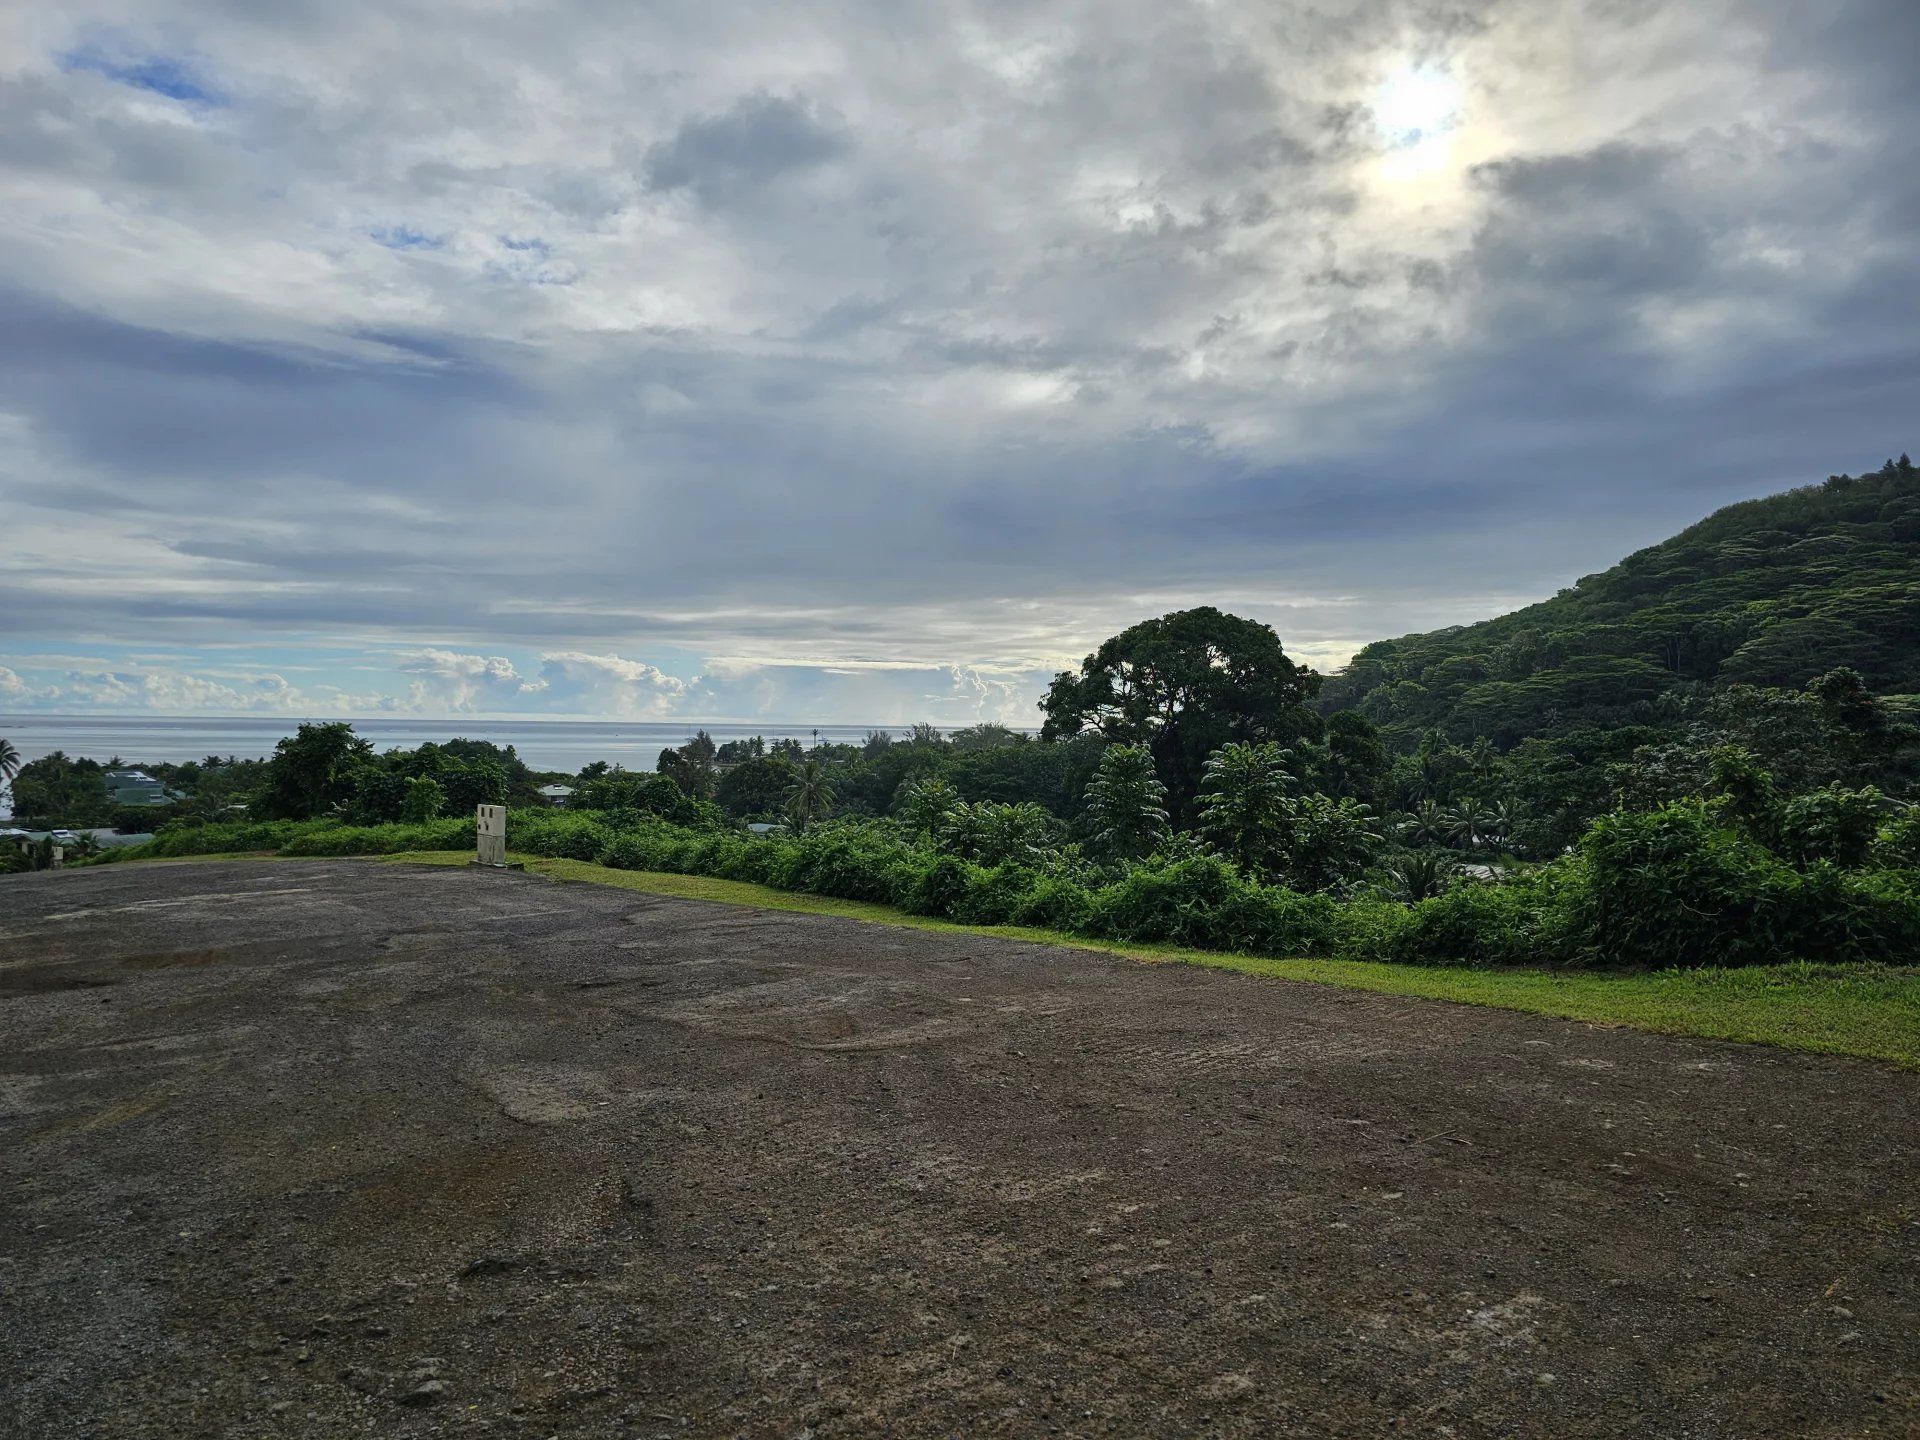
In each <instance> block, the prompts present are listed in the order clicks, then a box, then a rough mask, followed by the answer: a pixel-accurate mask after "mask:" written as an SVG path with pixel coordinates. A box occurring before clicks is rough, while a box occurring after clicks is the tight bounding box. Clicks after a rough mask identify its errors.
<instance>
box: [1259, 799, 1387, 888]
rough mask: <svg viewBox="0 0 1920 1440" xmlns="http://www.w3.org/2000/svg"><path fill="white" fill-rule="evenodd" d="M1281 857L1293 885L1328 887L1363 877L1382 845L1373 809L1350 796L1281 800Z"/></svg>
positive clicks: (1279, 836)
mask: <svg viewBox="0 0 1920 1440" xmlns="http://www.w3.org/2000/svg"><path fill="white" fill-rule="evenodd" d="M1278 842H1279V843H1278V847H1277V848H1278V862H1279V867H1280V872H1281V874H1282V876H1283V877H1284V878H1285V880H1286V883H1287V884H1288V885H1289V886H1290V887H1291V888H1293V889H1295V890H1328V889H1332V888H1334V887H1335V886H1341V885H1346V884H1348V883H1349V882H1351V881H1353V880H1356V879H1358V878H1359V876H1360V875H1361V873H1362V872H1363V871H1364V870H1365V869H1366V868H1367V867H1368V866H1369V865H1371V864H1372V863H1373V857H1374V854H1375V853H1376V852H1377V851H1378V850H1379V848H1380V836H1379V835H1378V833H1376V831H1375V830H1374V820H1373V812H1372V811H1371V810H1369V809H1368V808H1367V807H1366V806H1365V805H1362V804H1361V803H1360V802H1359V801H1358V800H1355V799H1353V798H1352V797H1351V796H1342V797H1341V798H1340V799H1338V800H1336V799H1334V798H1333V797H1332V796H1330V795H1297V796H1288V797H1286V798H1285V799H1283V800H1282V801H1281V802H1280V815H1279V833H1278Z"/></svg>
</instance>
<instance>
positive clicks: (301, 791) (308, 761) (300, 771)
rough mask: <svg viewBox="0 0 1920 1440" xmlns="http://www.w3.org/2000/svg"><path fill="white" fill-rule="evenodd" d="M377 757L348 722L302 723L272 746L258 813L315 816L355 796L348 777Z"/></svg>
mask: <svg viewBox="0 0 1920 1440" xmlns="http://www.w3.org/2000/svg"><path fill="white" fill-rule="evenodd" d="M372 759H373V746H372V745H370V744H369V743H368V742H367V741H365V740H363V739H361V738H360V737H359V736H358V735H356V734H354V733H353V726H352V725H350V724H348V723H347V722H346V721H344V720H335V721H330V722H328V723H325V724H314V725H302V726H301V727H300V728H299V729H298V730H296V731H295V732H294V733H293V734H292V735H289V736H288V737H287V738H286V739H285V740H282V741H281V742H280V743H279V744H278V745H276V746H274V747H273V759H271V760H269V761H268V762H267V781H266V787H265V789H264V791H263V793H262V795H261V797H260V803H259V806H258V809H259V810H260V813H261V814H262V815H264V816H265V817H266V818H268V819H272V820H311V819H312V818H313V817H314V816H316V815H325V814H327V813H328V812H329V811H331V810H332V809H333V807H334V806H336V805H339V804H342V803H343V802H345V801H346V800H348V799H350V798H351V796H352V787H351V785H350V784H349V777H350V776H351V775H352V773H353V771H354V769H355V767H357V766H360V765H364V764H367V763H368V762H370V761H371V760H372Z"/></svg>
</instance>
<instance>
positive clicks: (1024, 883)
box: [953, 864, 1034, 925]
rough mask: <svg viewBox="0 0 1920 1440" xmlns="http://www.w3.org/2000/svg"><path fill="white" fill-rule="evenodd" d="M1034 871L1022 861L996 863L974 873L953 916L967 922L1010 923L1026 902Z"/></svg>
mask: <svg viewBox="0 0 1920 1440" xmlns="http://www.w3.org/2000/svg"><path fill="white" fill-rule="evenodd" d="M1033 880H1034V876H1033V873H1032V872H1031V871H1029V870H1028V869H1026V868H1025V867H1024V866H1021V865H1011V864H1003V865H996V866H994V867H993V868H992V869H991V870H981V871H978V872H977V873H976V874H974V875H973V876H972V877H971V879H970V881H969V883H968V885H967V889H966V893H965V894H963V895H962V896H961V897H960V899H959V902H958V903H957V904H956V905H955V906H954V909H953V918H954V919H956V920H959V921H963V922H964V923H966V924H968V925H1011V924H1013V923H1014V921H1015V918H1016V917H1017V916H1018V915H1019V914H1020V912H1021V908H1022V906H1023V905H1024V904H1025V902H1026V898H1027V892H1028V890H1029V889H1030V888H1031V887H1032V884H1033Z"/></svg>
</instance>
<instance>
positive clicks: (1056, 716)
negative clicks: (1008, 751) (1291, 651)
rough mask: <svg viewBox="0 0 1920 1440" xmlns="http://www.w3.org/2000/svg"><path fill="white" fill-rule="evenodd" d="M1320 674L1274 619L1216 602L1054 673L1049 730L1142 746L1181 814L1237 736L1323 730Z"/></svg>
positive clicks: (1284, 738) (1121, 637) (1142, 627)
mask: <svg viewBox="0 0 1920 1440" xmlns="http://www.w3.org/2000/svg"><path fill="white" fill-rule="evenodd" d="M1319 683H1320V677H1319V676H1317V675H1315V674H1314V673H1313V671H1311V670H1309V669H1307V668H1306V667H1305V666H1301V665H1296V664H1294V662H1293V661H1291V660H1289V659H1288V658H1287V653H1286V651H1285V649H1283V648H1282V646H1281V644H1280V637H1279V636H1278V635H1276V634H1274V632H1273V629H1272V627H1271V626H1268V625H1262V624H1261V623H1260V622H1259V621H1257V620H1245V619H1242V618H1241V617H1239V616H1237V615H1229V614H1227V613H1225V612H1224V611H1221V610H1216V609H1214V608H1213V607H1212V606H1210V605H1206V606H1201V607H1200V608H1198V609H1194V610H1177V611H1175V612H1174V613H1172V614H1170V615H1162V616H1161V617H1160V618H1159V619H1157V620H1144V621H1142V622H1141V623H1140V624H1138V625H1134V626H1132V627H1130V628H1128V629H1126V630H1123V631H1121V632H1120V633H1119V634H1118V635H1115V636H1114V637H1113V638H1112V639H1110V640H1108V641H1107V642H1106V643H1105V644H1104V645H1102V646H1101V647H1100V648H1099V649H1098V650H1096V651H1094V653H1093V654H1091V655H1089V656H1088V657H1087V658H1086V659H1085V660H1084V661H1082V662H1081V665H1080V669H1079V670H1078V671H1063V672H1062V673H1061V674H1059V675H1057V676H1056V677H1055V678H1054V681H1053V684H1052V686H1051V687H1050V688H1049V689H1048V691H1047V694H1046V698H1045V699H1044V700H1042V701H1041V702H1040V705H1041V708H1042V709H1043V710H1045V711H1046V715H1047V719H1046V724H1045V726H1044V727H1043V728H1042V730H1041V735H1042V737H1043V738H1045V739H1064V738H1067V737H1070V736H1074V735H1080V734H1083V733H1085V732H1087V731H1090V730H1091V731H1095V732H1097V733H1099V734H1101V735H1103V736H1105V737H1106V738H1107V739H1108V740H1111V741H1114V742H1115V743H1117V744H1122V745H1142V746H1145V747H1146V748H1147V750H1148V752H1149V753H1150V754H1151V755H1152V757H1153V765H1154V770H1155V772H1156V773H1157V774H1158V775H1159V777H1160V780H1161V783H1162V784H1164V785H1165V786H1166V788H1167V795H1168V804H1169V806H1170V808H1171V810H1172V812H1173V814H1174V816H1175V817H1176V818H1184V817H1185V816H1186V815H1187V814H1188V812H1189V811H1190V810H1191V809H1192V807H1193V800H1194V797H1195V795H1196V794H1197V793H1198V791H1199V788H1200V778H1201V773H1202V770H1203V767H1204V766H1205V764H1206V759H1207V757H1208V756H1209V755H1211V754H1212V753H1213V752H1214V751H1215V750H1217V749H1219V748H1220V747H1221V746H1222V745H1225V744H1228V743H1229V742H1231V741H1235V740H1247V741H1261V740H1278V741H1280V742H1281V743H1283V744H1284V743H1290V742H1292V741H1294V740H1297V739H1300V738H1302V737H1303V736H1310V735H1314V734H1317V733H1318V731H1319V728H1320V721H1319V717H1318V716H1316V715H1314V714H1313V713H1312V712H1311V711H1309V710H1308V709H1307V708H1306V706H1305V703H1304V702H1305V701H1307V700H1308V699H1310V698H1311V697H1312V696H1313V694H1314V692H1315V691H1316V690H1317V689H1318V687H1319Z"/></svg>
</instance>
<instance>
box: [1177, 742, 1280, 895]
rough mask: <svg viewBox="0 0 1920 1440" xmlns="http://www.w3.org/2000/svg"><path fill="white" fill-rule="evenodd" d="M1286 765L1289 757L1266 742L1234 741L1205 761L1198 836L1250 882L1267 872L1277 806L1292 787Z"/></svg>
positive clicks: (1273, 847)
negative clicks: (1200, 835)
mask: <svg viewBox="0 0 1920 1440" xmlns="http://www.w3.org/2000/svg"><path fill="white" fill-rule="evenodd" d="M1292 761H1293V754H1292V752H1291V751H1288V750H1283V749H1281V748H1280V746H1279V745H1277V744H1276V743H1274V742H1273V741H1271V740H1268V741H1265V742H1263V743H1261V744H1259V745H1249V744H1247V743H1245V742H1244V741H1236V742H1234V743H1233V744H1231V745H1222V746H1221V747H1220V748H1219V749H1218V750H1216V751H1214V752H1213V754H1212V755H1210V756H1208V757H1207V765H1206V769H1205V771H1204V772H1203V773H1202V776H1201V781H1200V833H1201V834H1202V835H1203V836H1205V837H1206V839H1207V840H1208V841H1209V842H1211V843H1212V845H1213V846H1214V847H1215V848H1216V849H1217V850H1219V852H1220V853H1221V854H1222V855H1224V856H1226V857H1227V858H1228V859H1229V860H1231V861H1233V863H1234V864H1235V865H1238V866H1239V867H1240V871H1241V873H1242V874H1244V875H1247V876H1249V877H1250V878H1253V879H1264V878H1265V877H1266V875H1267V873H1268V872H1269V871H1270V870H1271V869H1272V868H1273V860H1274V857H1275V855H1276V853H1277V850H1278V846H1279V842H1280V834H1279V830H1280V815H1281V806H1282V804H1283V803H1284V802H1285V800H1286V798H1287V796H1288V795H1289V794H1290V793H1292V791H1293V790H1294V789H1295V788H1296V785H1295V780H1294V776H1293V771H1292V769H1291V764H1292Z"/></svg>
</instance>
